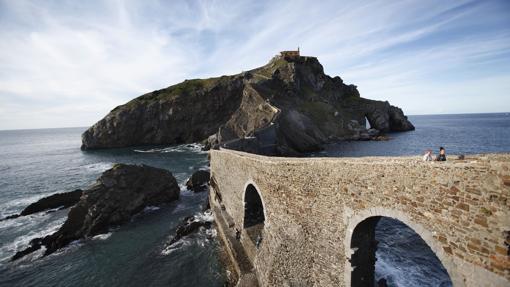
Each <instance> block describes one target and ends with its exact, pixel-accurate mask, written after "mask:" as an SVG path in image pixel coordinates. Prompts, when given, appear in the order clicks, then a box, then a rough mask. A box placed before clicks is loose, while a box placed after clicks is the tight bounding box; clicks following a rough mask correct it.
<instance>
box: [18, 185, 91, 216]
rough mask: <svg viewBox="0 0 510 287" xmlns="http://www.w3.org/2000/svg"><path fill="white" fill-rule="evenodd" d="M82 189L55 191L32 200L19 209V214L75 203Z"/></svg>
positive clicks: (64, 206)
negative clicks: (34, 200) (32, 201)
mask: <svg viewBox="0 0 510 287" xmlns="http://www.w3.org/2000/svg"><path fill="white" fill-rule="evenodd" d="M81 194H82V190H81V189H77V190H74V191H70V192H64V193H57V194H53V195H50V196H47V197H44V198H41V199H39V200H38V201H37V202H34V203H32V204H30V205H29V206H27V207H26V208H25V209H23V211H21V213H20V215H21V216H24V215H29V214H32V213H36V212H41V211H44V210H48V209H53V208H59V207H63V208H67V207H70V206H73V205H75V204H76V203H77V202H78V201H79V200H80V197H81Z"/></svg>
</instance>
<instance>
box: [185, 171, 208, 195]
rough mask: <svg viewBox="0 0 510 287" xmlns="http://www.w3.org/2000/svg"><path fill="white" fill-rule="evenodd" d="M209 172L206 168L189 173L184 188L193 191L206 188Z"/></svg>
mask: <svg viewBox="0 0 510 287" xmlns="http://www.w3.org/2000/svg"><path fill="white" fill-rule="evenodd" d="M210 176H211V174H210V172H209V171H207V170H197V171H195V172H194V173H193V175H191V177H190V178H189V179H188V181H187V182H186V188H187V189H188V190H193V191H194V192H200V191H204V190H206V187H207V183H209V177H210Z"/></svg>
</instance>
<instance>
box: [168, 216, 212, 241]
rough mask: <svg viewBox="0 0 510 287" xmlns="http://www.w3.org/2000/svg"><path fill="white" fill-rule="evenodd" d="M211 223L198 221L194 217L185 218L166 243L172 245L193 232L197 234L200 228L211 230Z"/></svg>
mask: <svg viewBox="0 0 510 287" xmlns="http://www.w3.org/2000/svg"><path fill="white" fill-rule="evenodd" d="M211 226H212V222H211V221H205V220H200V219H199V218H197V217H196V216H189V217H186V218H185V219H184V220H183V222H182V223H181V224H180V225H179V226H178V227H177V230H176V231H175V235H174V237H173V238H172V239H171V240H170V241H169V242H168V245H172V244H174V243H175V242H177V241H179V240H180V239H181V238H183V237H185V236H188V235H190V234H192V233H194V232H197V231H198V230H199V229H200V227H204V228H207V229H209V228H211Z"/></svg>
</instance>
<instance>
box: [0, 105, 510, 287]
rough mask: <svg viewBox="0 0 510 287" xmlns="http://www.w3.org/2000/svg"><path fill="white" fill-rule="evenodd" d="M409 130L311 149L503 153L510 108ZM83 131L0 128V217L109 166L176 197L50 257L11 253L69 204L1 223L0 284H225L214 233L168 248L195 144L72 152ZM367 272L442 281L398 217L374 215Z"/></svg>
mask: <svg viewBox="0 0 510 287" xmlns="http://www.w3.org/2000/svg"><path fill="white" fill-rule="evenodd" d="M409 119H410V120H411V122H412V123H413V124H414V125H415V127H416V130H415V131H410V132H403V133H391V134H389V135H388V136H389V137H390V140H388V141H367V142H362V141H352V142H343V143H339V144H332V145H328V146H327V147H326V148H325V150H324V151H322V152H318V153H314V154H311V156H326V157H353V156H356V157H358V156H373V155H377V156H400V155H421V154H423V153H424V151H425V150H426V149H432V150H433V151H434V152H435V153H437V151H438V149H439V147H440V146H443V147H444V148H445V149H446V153H447V156H448V155H449V154H473V153H499V152H510V114H509V113H498V114H464V115H424V116H410V117H409ZM85 129H86V128H84V127H81V128H59V129H37V130H9V131H0V218H4V217H6V216H8V215H12V214H15V213H19V212H20V211H21V210H22V209H23V208H24V207H26V206H27V205H28V204H30V203H32V202H35V201H36V200H38V199H40V198H42V197H44V196H48V195H51V194H54V193H58V192H66V191H72V190H74V189H77V188H81V189H84V188H86V187H87V186H89V185H90V184H92V183H94V181H95V180H96V179H97V178H98V177H99V175H100V174H101V173H102V172H103V171H105V170H107V169H109V168H110V167H112V165H113V164H114V163H134V164H147V165H151V166H155V167H160V168H165V169H167V170H169V171H171V172H172V173H173V175H174V176H175V177H176V178H177V181H178V183H179V185H180V187H181V197H180V199H179V200H178V201H176V202H173V203H171V204H168V205H165V206H161V207H149V208H146V209H145V210H144V211H143V212H141V213H140V214H138V215H136V216H135V217H133V219H132V220H131V221H130V222H129V223H127V224H125V225H122V226H120V227H116V228H113V229H112V230H110V232H109V233H107V234H103V235H98V236H96V237H93V238H89V239H86V240H80V241H75V242H73V243H72V244H71V245H70V246H68V247H66V248H64V249H62V250H60V251H59V252H56V253H54V254H52V255H50V256H46V257H41V253H40V252H35V253H33V254H31V255H29V256H27V257H25V258H23V259H21V260H18V261H16V262H10V260H9V259H10V257H11V256H13V255H14V254H15V253H16V251H19V250H21V249H23V248H25V247H26V246H27V244H28V242H29V241H30V240H31V239H33V238H36V237H41V236H44V235H47V234H50V233H52V232H54V231H56V230H57V229H58V227H59V226H60V225H61V224H62V223H63V222H64V221H65V218H66V215H67V212H68V210H67V209H64V210H55V211H53V212H43V213H38V214H33V215H29V216H25V217H19V218H16V219H10V220H5V221H0V286H224V284H225V282H226V280H227V278H228V276H230V274H228V272H227V271H226V270H225V269H224V268H223V266H222V264H221V262H220V259H219V258H220V247H219V243H218V239H217V237H216V231H215V230H214V229H211V230H201V231H199V232H198V233H196V234H194V235H192V236H189V237H187V238H185V239H183V240H181V241H180V242H178V243H176V244H174V245H169V244H168V242H169V240H170V239H171V238H172V236H173V235H174V233H175V230H176V227H177V225H178V224H179V222H181V221H182V220H183V219H184V218H185V217H187V216H189V215H198V216H201V217H203V218H204V219H205V220H210V221H212V220H213V219H212V216H211V215H210V214H208V213H204V212H202V207H203V205H204V202H205V201H206V199H207V194H206V193H192V192H189V191H187V190H186V188H185V187H184V183H185V182H186V180H187V178H189V176H191V174H192V173H193V172H194V171H196V170H198V169H207V168H208V161H207V153H206V152H204V151H202V150H201V146H200V145H198V144H184V145H176V146H153V147H132V148H122V149H109V150H97V151H81V150H80V145H81V133H83V131H85ZM376 239H377V240H378V241H379V245H378V246H379V248H378V251H377V253H376V256H377V262H376V279H381V278H384V279H386V280H387V283H388V286H451V282H450V280H449V277H448V274H447V273H446V271H445V270H444V268H442V266H441V263H440V262H439V260H438V259H437V258H436V257H435V255H434V254H433V253H432V251H431V250H430V248H428V246H427V245H426V243H425V242H424V241H423V240H422V239H421V238H420V237H419V236H418V235H417V234H416V233H415V232H414V231H413V230H412V229H410V228H409V227H407V226H406V225H404V224H403V223H401V222H399V221H396V220H393V219H389V218H383V219H382V220H381V221H380V222H379V224H378V226H377V229H376Z"/></svg>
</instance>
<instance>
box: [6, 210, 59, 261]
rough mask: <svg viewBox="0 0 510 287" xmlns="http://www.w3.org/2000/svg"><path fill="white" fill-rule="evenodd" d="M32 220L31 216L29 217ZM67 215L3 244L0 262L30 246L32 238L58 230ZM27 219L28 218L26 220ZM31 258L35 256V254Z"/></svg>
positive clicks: (22, 224)
mask: <svg viewBox="0 0 510 287" xmlns="http://www.w3.org/2000/svg"><path fill="white" fill-rule="evenodd" d="M27 219H28V220H30V218H27ZM65 220H66V217H62V218H59V219H57V220H54V221H52V222H51V223H50V224H48V225H47V226H46V227H45V228H43V229H42V230H37V231H30V232H28V233H26V234H24V235H21V236H18V237H16V238H15V239H14V240H12V241H10V242H8V243H6V244H4V245H2V246H1V247H0V262H5V261H7V260H9V259H10V258H11V257H12V256H13V255H14V254H15V253H16V252H18V251H21V250H23V249H25V248H27V247H28V246H29V243H30V241H31V240H32V239H35V238H39V237H44V236H46V235H50V234H52V233H54V232H56V231H57V230H58V229H59V228H60V226H62V224H64V222H65ZM25 221H26V220H25ZM25 221H21V226H26V225H27V223H26V222H25ZM35 223H36V222H35ZM30 258H35V257H34V256H32V257H30Z"/></svg>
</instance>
